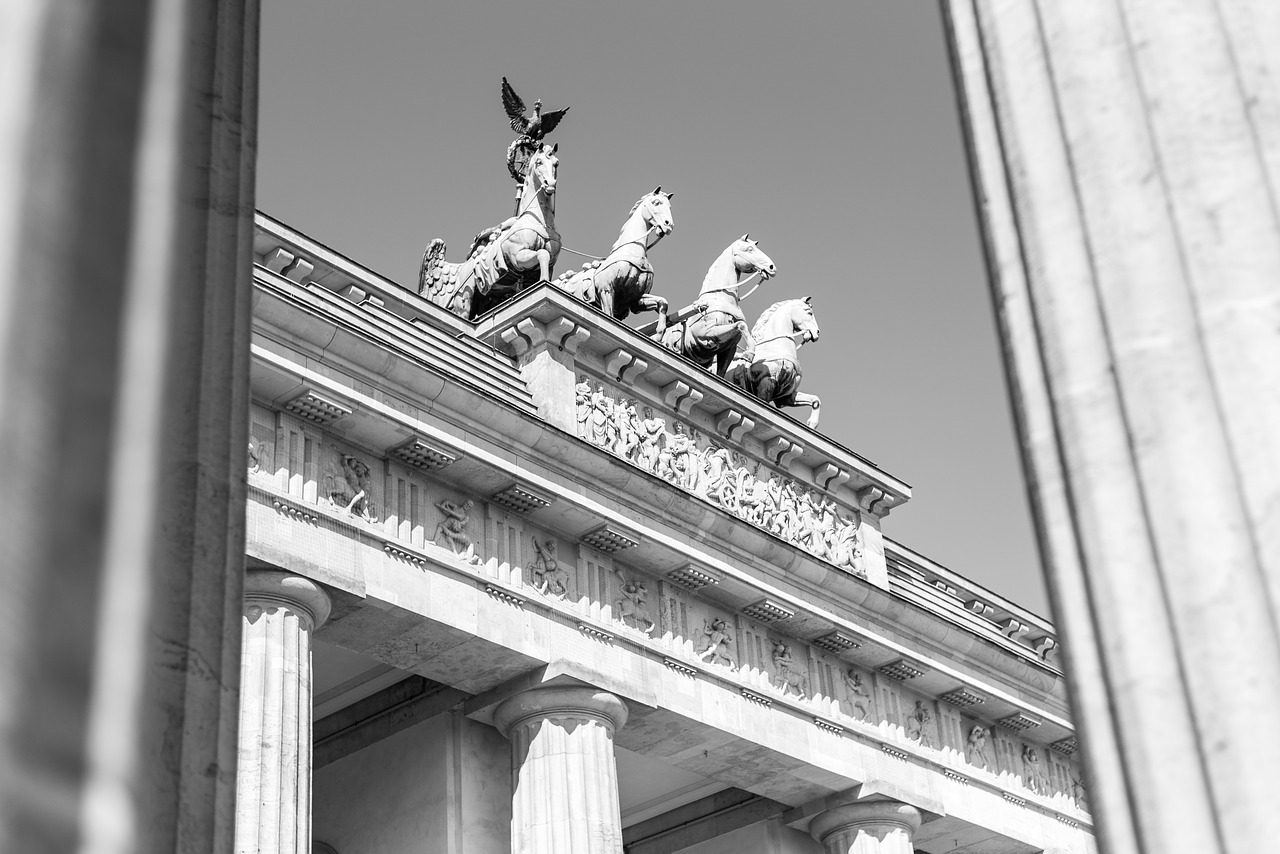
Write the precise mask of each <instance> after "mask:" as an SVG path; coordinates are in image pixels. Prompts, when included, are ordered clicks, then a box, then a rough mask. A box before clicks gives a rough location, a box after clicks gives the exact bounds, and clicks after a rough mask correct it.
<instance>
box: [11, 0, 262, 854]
mask: <svg viewBox="0 0 1280 854" xmlns="http://www.w3.org/2000/svg"><path fill="white" fill-rule="evenodd" d="M257 29H258V21H257V6H256V2H254V0H247V2H231V0H226V2H218V0H189V2H167V0H155V2H144V0H8V2H6V3H3V4H0V401H3V403H4V416H3V418H0V448H2V449H3V452H4V455H5V466H4V478H3V483H4V487H3V489H0V554H2V555H3V559H2V560H0V583H2V584H3V595H0V850H2V851H22V852H28V854H42V853H43V852H69V851H81V852H104V854H105V852H132V851H139V852H174V851H176V852H224V851H230V849H231V843H232V822H233V816H234V787H235V777H236V774H235V760H236V740H235V739H236V725H237V684H238V681H239V647H240V625H239V624H240V615H241V605H240V598H241V587H242V579H243V571H242V570H243V556H244V549H243V537H244V483H243V478H244V470H245V464H246V463H245V447H246V436H245V433H246V424H247V393H248V381H247V368H248V333H249V317H250V313H249V311H250V303H249V297H250V278H249V276H250V264H251V234H252V232H251V227H252V212H253V163H254V141H255V125H256V110H257V105H256V70H257Z"/></svg>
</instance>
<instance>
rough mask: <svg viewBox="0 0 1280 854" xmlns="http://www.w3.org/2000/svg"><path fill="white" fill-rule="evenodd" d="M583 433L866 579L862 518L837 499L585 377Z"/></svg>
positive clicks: (580, 409)
mask: <svg viewBox="0 0 1280 854" xmlns="http://www.w3.org/2000/svg"><path fill="white" fill-rule="evenodd" d="M576 397H577V423H578V436H579V437H581V438H582V439H585V440H586V441H588V442H590V443H591V444H593V445H595V446H597V447H599V448H603V449H604V450H606V451H609V452H610V453H612V454H615V455H617V456H619V457H622V458H623V459H625V460H627V461H628V462H630V463H631V464H633V465H635V466H638V467H639V468H642V469H644V470H645V471H648V472H650V473H652V474H655V475H657V476H658V477H660V478H662V479H663V480H665V481H667V482H668V483H670V484H672V485H674V486H677V487H679V488H680V489H683V490H684V491H686V492H690V493H692V494H694V495H696V496H698V497H699V498H701V499H702V500H703V501H706V502H708V503H709V504H713V505H715V506H717V507H720V508H722V509H724V510H726V511H728V512H730V513H732V514H734V515H735V516H737V517H738V518H740V519H743V520H744V521H747V522H750V523H751V524H752V525H755V526H756V527H758V528H761V529H763V530H765V531H768V532H769V533H771V534H774V535H775V536H777V537H780V538H781V539H783V540H786V541H787V542H789V543H792V544H794V545H797V546H799V547H800V548H802V549H804V550H806V551H808V552H809V553H810V554H813V555H814V556H815V557H818V558H821V559H823V560H825V561H827V562H829V563H831V564H833V565H834V566H837V567H840V568H843V569H847V570H849V571H850V572H853V573H854V574H856V575H860V576H863V577H865V576H866V572H865V570H864V569H863V567H862V539H861V535H860V532H859V527H860V523H861V518H860V516H859V514H858V511H856V510H855V511H854V512H853V515H852V516H850V515H846V514H844V513H843V512H842V511H841V509H840V508H839V507H838V506H837V505H836V503H835V502H834V501H832V500H831V499H830V498H828V497H826V496H823V495H820V494H817V493H815V492H814V491H813V490H811V489H809V488H808V487H805V486H802V485H797V484H796V482H795V481H793V480H791V479H789V478H783V477H779V476H778V475H777V474H776V473H773V472H769V471H768V470H766V469H764V468H763V466H762V465H761V464H759V463H757V464H755V465H754V466H752V465H749V464H748V463H749V461H748V460H747V459H746V458H745V457H744V456H743V455H742V454H740V453H739V452H737V451H733V450H730V449H729V448H726V447H724V446H723V445H721V444H718V443H717V442H715V441H712V440H710V439H709V438H708V437H707V436H706V435H704V434H702V433H701V432H699V431H697V430H693V429H691V428H689V427H687V426H685V425H684V424H683V423H682V422H679V421H675V422H673V423H670V424H669V423H668V422H667V420H666V419H664V418H662V417H660V416H656V415H655V414H654V412H653V409H652V408H651V407H648V406H646V407H644V408H643V411H641V410H640V409H639V407H638V406H637V404H636V402H635V401H634V400H632V399H630V398H625V397H623V398H618V399H615V398H613V397H611V396H610V395H609V393H608V392H606V390H605V387H604V385H603V384H602V383H594V384H593V383H592V382H591V381H590V380H589V379H588V378H587V377H580V378H579V383H578V386H577V395H576Z"/></svg>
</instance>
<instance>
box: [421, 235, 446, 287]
mask: <svg viewBox="0 0 1280 854" xmlns="http://www.w3.org/2000/svg"><path fill="white" fill-rule="evenodd" d="M444 252H445V245H444V241H443V240H441V239H440V238H438V237H437V238H436V239H435V240H432V241H431V242H430V243H428V244H427V248H426V250H425V251H424V252H423V253H422V267H421V268H420V269H419V270H418V294H419V295H420V296H426V295H427V292H428V291H431V290H435V289H436V288H438V287H439V279H440V273H441V270H440V268H441V267H443V266H444Z"/></svg>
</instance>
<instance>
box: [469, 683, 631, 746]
mask: <svg viewBox="0 0 1280 854" xmlns="http://www.w3.org/2000/svg"><path fill="white" fill-rule="evenodd" d="M575 718H578V719H582V720H593V721H599V722H601V723H603V724H605V725H606V726H607V727H608V729H609V731H610V732H611V733H612V732H616V731H617V730H619V729H622V726H623V725H624V724H625V723H626V722H627V705H626V703H624V702H622V700H620V699H618V698H617V697H615V696H614V695H613V694H610V693H609V692H608V691H601V690H600V689H599V688H593V687H591V686H589V685H582V686H578V685H571V686H563V687H547V688H531V689H529V690H528V691H522V692H520V693H519V694H516V695H515V696H514V697H508V698H507V699H505V700H503V701H502V703H501V704H500V705H499V706H498V708H497V709H495V710H494V713H493V725H494V726H496V727H497V728H498V730H499V731H500V732H501V733H502V734H503V735H505V736H507V737H508V738H510V737H511V733H512V731H513V730H514V729H515V728H516V727H518V726H520V725H521V724H523V723H525V722H527V721H535V720H553V721H556V722H558V723H559V722H568V721H571V720H573V719H575Z"/></svg>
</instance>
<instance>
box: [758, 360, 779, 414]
mask: <svg viewBox="0 0 1280 854" xmlns="http://www.w3.org/2000/svg"><path fill="white" fill-rule="evenodd" d="M752 374H753V375H754V379H755V384H754V385H755V388H753V389H752V390H751V393H752V394H754V395H755V396H756V397H758V398H760V399H761V400H763V401H764V402H765V403H772V404H774V405H775V406H777V407H778V408H781V407H782V404H781V403H779V402H778V401H776V400H774V399H773V393H774V392H775V391H776V390H777V388H778V380H777V379H776V378H775V377H774V375H773V372H772V371H770V370H769V369H768V368H766V369H765V370H763V371H759V372H756V371H752Z"/></svg>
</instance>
